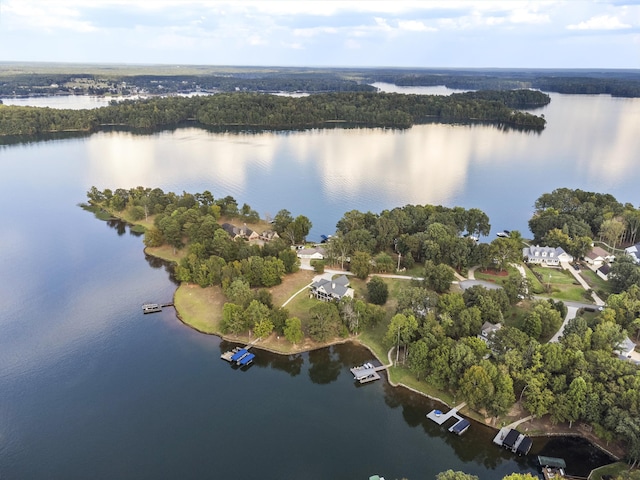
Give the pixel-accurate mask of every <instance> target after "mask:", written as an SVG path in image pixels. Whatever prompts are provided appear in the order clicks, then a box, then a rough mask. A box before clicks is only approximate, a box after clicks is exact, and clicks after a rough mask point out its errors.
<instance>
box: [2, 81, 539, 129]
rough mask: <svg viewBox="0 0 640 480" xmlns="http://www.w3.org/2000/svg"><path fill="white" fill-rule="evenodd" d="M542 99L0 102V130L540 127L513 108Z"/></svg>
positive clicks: (493, 95)
mask: <svg viewBox="0 0 640 480" xmlns="http://www.w3.org/2000/svg"><path fill="white" fill-rule="evenodd" d="M549 101H550V100H549V96H548V95H546V94H544V93H542V92H538V91H533V90H516V91H493V92H484V91H479V92H467V93H463V94H453V95H450V96H441V95H405V94H397V93H370V92H336V93H321V94H314V95H309V96H306V97H298V98H296V97H286V96H277V95H267V94H256V93H245V92H237V93H221V94H215V95H206V96H193V97H175V96H172V97H154V98H150V99H144V100H124V101H121V102H112V104H111V105H109V106H107V107H102V108H97V109H93V110H68V109H67V110H62V109H52V108H36V107H16V106H7V105H0V135H4V136H7V135H38V134H43V133H53V132H65V131H85V132H92V131H96V130H98V129H100V128H101V127H105V126H123V127H129V128H134V129H154V128H171V127H176V126H179V125H181V124H184V123H185V122H193V123H195V124H197V125H201V126H204V127H230V126H242V127H251V128H270V129H292V128H293V129H299V128H313V127H326V126H328V125H333V124H336V123H344V124H349V125H360V126H378V127H391V128H408V127H411V126H412V125H414V124H417V123H422V122H427V121H441V122H488V123H491V124H496V125H499V126H502V127H504V128H520V129H527V130H542V129H543V128H544V126H545V123H546V122H545V119H544V118H543V117H541V116H536V115H533V114H530V113H526V112H521V111H518V110H516V109H515V108H522V105H527V106H531V105H538V106H541V105H545V104H547V103H549Z"/></svg>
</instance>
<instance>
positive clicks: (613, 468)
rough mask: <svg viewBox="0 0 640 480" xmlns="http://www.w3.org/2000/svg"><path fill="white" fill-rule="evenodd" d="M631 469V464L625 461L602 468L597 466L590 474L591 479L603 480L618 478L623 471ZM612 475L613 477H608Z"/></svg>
mask: <svg viewBox="0 0 640 480" xmlns="http://www.w3.org/2000/svg"><path fill="white" fill-rule="evenodd" d="M627 470H629V465H627V464H626V463H624V462H615V463H611V464H609V465H605V466H603V467H600V468H596V469H595V470H593V471H592V472H591V475H589V480H602V478H603V477H604V478H616V477H617V476H618V475H621V474H622V473H623V472H626V471H627ZM607 475H610V476H611V477H606V476H607Z"/></svg>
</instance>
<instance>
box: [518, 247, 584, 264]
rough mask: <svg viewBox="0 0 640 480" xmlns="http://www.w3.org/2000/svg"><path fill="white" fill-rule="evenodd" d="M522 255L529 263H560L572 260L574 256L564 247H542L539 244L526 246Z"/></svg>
mask: <svg viewBox="0 0 640 480" xmlns="http://www.w3.org/2000/svg"><path fill="white" fill-rule="evenodd" d="M522 257H523V258H524V261H525V262H527V263H537V264H542V265H559V264H560V262H571V261H573V257H572V256H571V255H569V254H568V253H567V252H565V251H564V250H563V249H562V247H556V248H553V247H541V246H539V245H536V246H533V247H532V246H529V247H524V248H523V249H522Z"/></svg>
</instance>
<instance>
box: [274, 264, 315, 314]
mask: <svg viewBox="0 0 640 480" xmlns="http://www.w3.org/2000/svg"><path fill="white" fill-rule="evenodd" d="M314 276H315V274H314V273H313V272H311V271H309V270H298V271H297V272H296V273H292V274H290V275H285V276H284V278H283V279H282V283H281V284H280V285H277V286H275V287H272V288H270V289H269V292H271V296H272V297H273V304H274V305H276V306H280V305H282V304H283V303H284V302H286V301H287V300H288V299H289V298H290V297H291V295H293V294H294V293H296V292H298V291H299V290H300V289H302V288H303V287H304V286H306V285H309V284H310V283H311V282H312V281H313V277H314ZM298 296H299V297H308V296H309V295H308V294H307V292H302V293H300V294H299V295H298ZM289 305H290V304H288V305H287V307H286V308H289Z"/></svg>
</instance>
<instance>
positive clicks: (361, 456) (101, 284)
mask: <svg viewBox="0 0 640 480" xmlns="http://www.w3.org/2000/svg"><path fill="white" fill-rule="evenodd" d="M538 112H541V113H544V115H545V117H546V118H547V119H548V121H549V124H548V127H547V128H546V129H545V130H544V131H543V132H542V133H540V134H535V133H523V132H515V131H509V132H505V131H501V130H498V129H496V128H493V127H490V126H486V125H464V126H452V125H442V124H429V125H419V126H415V127H413V128H411V129H408V130H388V129H387V130H385V129H339V128H335V129H327V130H309V131H289V132H258V133H249V132H235V133H230V132H213V131H207V130H203V129H198V128H179V129H176V130H172V131H163V132H158V133H155V134H153V135H139V134H133V133H130V132H115V131H111V132H102V133H98V134H95V135H91V136H82V137H77V138H62V139H53V140H48V141H43V142H30V143H16V144H13V145H4V146H0V164H1V165H2V173H3V175H2V176H0V204H2V205H3V206H4V207H3V209H2V211H1V219H2V223H1V224H0V285H2V287H1V288H0V304H1V305H2V307H3V309H2V313H1V314H0V331H1V332H2V335H0V365H1V366H2V368H1V369H0V391H2V401H1V402H0V477H1V478H20V479H23V478H27V479H29V478H86V477H91V478H175V477H181V478H182V477H186V478H202V477H207V476H211V475H214V476H216V477H221V478H223V477H237V476H238V475H240V474H241V476H242V478H318V479H324V478H345V479H347V478H348V479H353V478H367V475H370V474H373V473H381V474H383V475H385V476H386V477H387V478H396V477H397V478H401V477H408V478H411V479H417V478H433V477H434V476H435V474H436V473H437V472H439V471H442V470H446V469H448V468H453V469H459V470H465V471H468V472H469V473H474V474H477V475H479V476H480V477H481V478H501V477H502V476H503V475H505V474H507V473H510V472H512V471H534V470H535V469H534V466H533V463H532V461H533V460H532V458H531V457H527V458H517V457H514V456H513V455H511V454H509V453H507V452H505V451H503V450H500V449H498V448H497V447H495V446H493V445H492V444H491V441H490V440H491V438H492V434H493V431H492V430H490V429H488V428H485V427H482V426H480V425H474V426H473V427H472V428H471V429H470V430H469V432H467V433H466V434H465V435H463V436H462V437H457V436H454V435H451V434H449V433H448V432H446V431H445V430H442V429H441V428H439V427H438V426H437V425H435V424H433V423H432V422H429V421H428V420H427V419H426V418H425V417H424V415H425V413H426V412H428V411H429V410H430V409H431V408H434V405H435V404H433V402H431V401H429V400H428V399H425V398H424V397H422V396H419V395H416V394H413V393H412V392H408V391H406V390H403V389H394V388H391V387H390V386H389V385H388V384H387V383H386V381H380V382H376V383H374V384H370V385H367V386H364V387H357V386H355V385H354V383H353V379H352V377H351V375H350V374H349V371H348V368H349V367H351V366H354V365H357V364H361V363H363V362H364V361H369V360H371V355H370V354H369V353H368V352H367V351H366V350H364V349H361V348H358V347H354V346H348V345H345V346H338V347H333V348H331V349H324V350H319V351H316V352H311V353H308V354H302V355H295V356H289V357H286V356H276V355H272V354H269V353H267V352H260V353H259V355H258V356H257V357H256V362H255V365H254V366H252V367H251V368H250V369H249V370H247V371H238V370H233V369H232V368H230V367H229V365H228V364H226V363H225V362H222V361H221V360H220V359H219V356H220V353H221V352H222V351H224V350H225V349H226V348H227V344H225V342H221V341H220V340H219V339H217V338H215V337H209V336H204V335H201V334H198V333H196V332H193V331H191V330H190V329H188V328H186V327H184V326H183V325H182V324H181V323H180V322H179V321H178V320H177V319H176V317H175V313H174V312H173V310H172V309H170V308H169V309H165V310H164V311H163V312H162V313H159V314H154V315H151V316H150V315H143V314H142V312H141V309H140V305H141V304H142V303H145V302H149V301H156V302H163V301H168V300H170V299H171V296H172V295H173V292H174V290H175V284H174V283H172V281H171V278H170V275H169V273H168V272H167V271H166V267H165V265H164V264H163V263H161V262H156V261H154V260H152V259H149V258H145V256H144V254H143V252H142V240H141V238H140V237H139V236H136V235H132V234H131V233H130V232H129V230H128V228H127V227H124V226H122V225H121V224H119V223H113V224H108V223H105V222H101V221H99V220H97V219H95V218H94V217H93V215H92V214H90V213H88V212H86V211H84V210H82V209H80V208H78V207H77V204H78V203H79V202H82V201H83V200H84V199H85V192H86V191H87V190H88V189H89V188H90V187H91V185H96V186H98V187H99V188H107V187H108V188H118V187H124V188H128V187H135V186H137V185H144V186H149V187H155V186H159V187H161V188H163V189H164V190H165V191H169V190H173V191H177V192H182V191H190V192H196V191H203V190H205V189H209V190H210V191H212V192H213V194H214V195H215V196H216V197H220V196H225V195H233V196H234V197H236V198H237V199H238V201H240V202H247V203H249V204H250V205H251V206H253V207H254V208H256V209H258V210H259V211H260V213H262V214H264V213H265V212H270V213H271V214H274V213H276V212H277V211H278V210H279V209H281V208H287V209H289V210H290V211H291V212H292V213H293V214H294V215H298V214H304V215H307V216H308V217H309V218H310V219H311V221H312V222H313V224H314V228H313V231H312V235H311V237H312V238H313V237H315V238H318V236H319V234H321V233H331V232H333V231H334V229H335V224H336V222H337V220H338V219H339V218H340V217H341V216H342V214H343V213H344V212H345V211H347V210H350V209H354V208H356V209H359V210H363V211H366V210H371V211H374V212H379V211H380V210H382V209H385V208H393V207H396V206H402V205H404V204H406V203H441V204H445V205H448V206H454V205H461V206H464V207H477V208H481V209H483V210H485V211H486V212H487V213H488V214H489V216H490V218H491V221H492V224H493V226H494V231H495V230H501V229H503V228H509V229H520V230H522V231H523V232H525V234H526V233H527V228H526V222H527V219H528V218H529V215H530V212H531V208H532V205H533V202H534V201H535V199H536V198H537V197H538V196H539V195H540V194H541V193H543V192H547V191H551V190H552V189H553V188H557V187H560V186H568V187H572V188H582V189H584V190H595V191H601V192H609V193H612V194H614V195H615V196H616V197H617V198H618V200H620V201H622V202H631V203H633V204H634V205H638V203H640V201H639V198H638V190H637V184H638V181H639V180H640V178H639V177H640V174H638V173H637V169H634V155H635V152H637V151H639V148H638V147H640V143H639V142H640V140H639V139H638V138H637V137H636V135H634V132H637V131H640V128H639V127H640V125H638V121H639V120H638V118H639V112H640V101H638V100H633V99H612V98H609V97H606V96H586V97H576V96H565V95H552V102H551V104H550V105H549V106H547V107H545V108H544V109H541V110H539V111H538ZM549 445H550V446H549ZM571 445H575V443H573V444H571ZM545 448H548V449H549V451H547V454H549V455H552V453H556V454H559V453H563V452H565V451H567V449H568V448H569V447H568V446H567V445H564V446H562V445H561V446H560V447H557V446H554V445H553V443H552V442H551V441H550V442H548V443H547V442H545V441H541V440H536V441H535V442H534V449H535V450H534V451H537V449H545ZM554 449H557V451H554ZM545 451H546V450H545ZM579 452H589V455H591V452H592V450H589V449H584V448H582V447H581V448H580V450H579ZM574 455H575V456H574ZM568 456H570V457H571V458H572V459H574V463H576V464H584V465H589V464H597V462H599V461H602V460H601V459H599V460H593V459H591V460H589V459H587V460H583V459H582V458H580V457H579V456H578V454H574V453H571V452H569V453H568ZM247 458H250V459H251V461H250V462H248V461H247ZM589 462H591V463H589ZM212 472H214V473H212Z"/></svg>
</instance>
